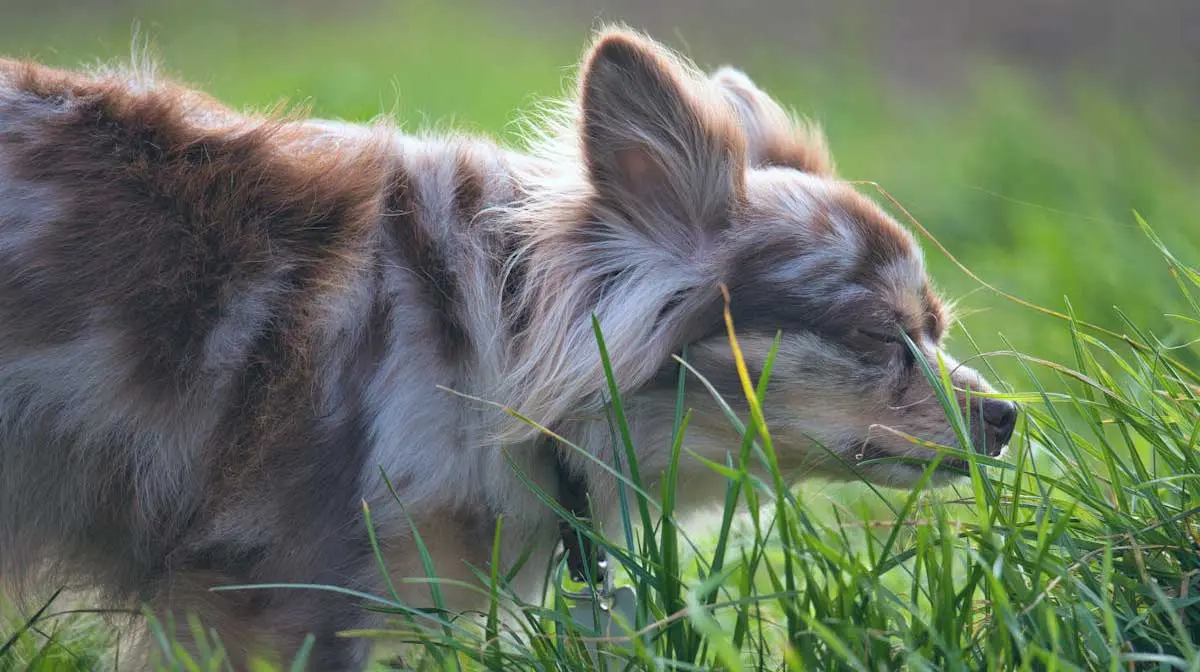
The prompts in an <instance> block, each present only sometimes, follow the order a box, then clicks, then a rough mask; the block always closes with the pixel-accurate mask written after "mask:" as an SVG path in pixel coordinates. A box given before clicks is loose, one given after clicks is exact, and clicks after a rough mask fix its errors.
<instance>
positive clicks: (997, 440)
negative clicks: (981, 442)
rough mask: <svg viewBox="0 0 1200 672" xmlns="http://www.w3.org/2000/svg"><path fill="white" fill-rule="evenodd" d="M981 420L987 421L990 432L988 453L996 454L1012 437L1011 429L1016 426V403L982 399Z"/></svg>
mask: <svg viewBox="0 0 1200 672" xmlns="http://www.w3.org/2000/svg"><path fill="white" fill-rule="evenodd" d="M983 421H984V422H985V423H987V429H988V434H990V437H989V438H990V440H989V441H988V444H989V445H988V453H989V454H991V455H997V454H999V453H1000V449H1001V448H1002V447H1003V446H1004V445H1005V444H1007V443H1008V440H1009V439H1011V438H1012V434H1013V429H1014V428H1015V427H1016V426H1017V405H1016V404H1014V403H1013V402H1011V401H1004V400H1003V399H984V400H983Z"/></svg>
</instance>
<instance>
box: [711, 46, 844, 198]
mask: <svg viewBox="0 0 1200 672" xmlns="http://www.w3.org/2000/svg"><path fill="white" fill-rule="evenodd" d="M710 80H711V81H712V82H713V83H714V84H716V85H717V87H718V88H719V89H720V90H721V92H722V94H724V96H725V99H726V100H728V101H729V103H730V104H731V105H733V107H734V109H735V110H736V111H737V115H738V119H739V121H740V123H741V125H742V129H743V130H744V131H745V133H746V139H747V151H746V156H747V159H748V160H749V161H750V165H752V166H782V167H785V168H794V169H796V170H799V171H802V172H805V173H812V174H814V175H821V176H825V177H832V176H833V174H834V167H833V158H832V157H831V156H830V155H829V149H828V147H827V145H826V142H825V136H824V135H823V134H822V133H821V131H820V130H819V129H818V128H817V127H816V126H814V125H812V124H808V123H805V122H802V121H800V120H798V119H795V118H793V117H792V116H790V115H789V114H788V113H787V112H786V111H784V109H783V107H782V106H780V105H779V103H777V102H775V99H773V98H771V96H769V95H767V94H766V93H765V92H764V91H763V90H762V89H760V88H758V86H756V85H755V84H754V82H753V81H751V80H750V78H749V77H748V76H746V74H745V73H744V72H742V71H741V70H738V69H736V68H732V67H729V66H724V67H721V68H718V69H717V71H716V72H714V73H713V74H712V76H711V77H710Z"/></svg>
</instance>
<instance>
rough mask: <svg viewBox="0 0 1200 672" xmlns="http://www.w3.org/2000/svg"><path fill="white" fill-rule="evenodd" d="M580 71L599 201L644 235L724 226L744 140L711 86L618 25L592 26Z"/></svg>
mask: <svg viewBox="0 0 1200 672" xmlns="http://www.w3.org/2000/svg"><path fill="white" fill-rule="evenodd" d="M581 78H582V82H581V86H580V95H581V100H580V105H581V112H582V124H583V126H582V133H583V138H582V142H583V149H584V160H585V162H586V166H587V171H588V177H589V179H590V180H591V182H592V186H593V187H594V188H595V190H596V194H597V197H598V198H599V200H600V203H601V204H602V205H603V206H605V207H606V208H608V209H610V210H612V211H614V212H615V213H616V214H617V215H618V216H620V217H621V218H622V219H623V220H624V221H626V222H628V223H630V224H632V225H633V226H634V227H636V228H638V229H639V230H641V232H642V233H644V234H646V235H648V236H650V237H656V238H661V237H662V236H664V235H667V236H669V235H670V234H672V233H676V232H677V231H678V229H679V228H680V227H682V228H684V229H686V230H687V231H689V232H691V233H697V232H703V231H709V232H711V231H713V230H715V229H719V228H721V227H723V226H726V225H727V224H728V223H729V220H730V212H731V209H732V208H733V207H734V206H735V204H736V202H737V201H739V200H740V199H741V198H742V195H743V190H744V186H745V185H744V177H745V175H744V173H745V143H746V140H745V136H744V135H743V133H742V131H741V128H740V126H739V124H738V123H737V118H736V117H735V116H734V114H733V112H732V110H731V109H730V107H729V104H728V103H727V102H726V101H724V100H723V99H722V97H721V95H720V93H719V92H718V91H717V90H716V89H715V88H714V87H713V86H712V85H711V84H710V83H708V82H707V81H705V79H704V78H703V76H700V75H697V74H696V73H695V71H694V70H693V69H692V68H690V67H689V66H687V65H685V64H684V63H683V62H682V61H680V60H679V59H677V58H675V57H674V56H672V55H671V54H670V53H669V52H668V51H667V50H666V49H664V48H663V47H661V46H659V45H657V44H655V43H654V42H651V41H649V40H645V39H642V38H640V37H638V36H637V35H635V34H632V33H628V32H621V31H617V32H608V33H605V34H603V35H601V36H600V38H599V39H598V40H597V41H596V43H595V44H594V45H593V47H592V49H591V52H590V53H589V54H588V57H587V59H586V60H585V62H584V66H583V71H582V75H581Z"/></svg>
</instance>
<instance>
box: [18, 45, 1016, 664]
mask: <svg viewBox="0 0 1200 672" xmlns="http://www.w3.org/2000/svg"><path fill="white" fill-rule="evenodd" d="M534 121H535V122H536V123H535V124H532V125H531V126H532V129H531V132H530V133H529V137H528V140H529V143H528V145H529V146H528V147H526V148H523V149H520V150H518V149H513V148H508V147H504V146H502V145H500V144H498V143H496V142H493V141H492V140H489V139H487V138H482V137H469V136H459V135H454V134H450V133H444V134H440V135H415V134H414V135H409V134H402V133H400V132H398V131H397V130H396V129H395V128H394V127H392V126H389V125H388V124H387V123H386V122H385V121H380V122H378V123H372V124H363V125H355V124H349V123H343V122H337V121H326V120H314V119H308V118H306V117H304V115H295V114H290V115H289V114H274V113H273V114H262V115H258V114H249V113H240V112H235V111H233V110H231V109H229V108H227V107H225V106H223V105H222V104H221V103H220V102H218V101H216V100H214V99H212V98H210V97H208V96H206V95H204V94H202V93H200V92H198V91H195V90H193V89H191V88H188V87H187V86H185V85H182V84H179V83H175V82H173V81H171V80H168V79H167V78H164V77H160V76H158V75H157V74H155V73H154V72H153V71H152V70H151V69H148V68H144V67H143V68H136V69H98V70H94V71H66V70H59V69H53V68H49V67H46V66H43V65H39V64H36V63H32V62H28V61H14V60H5V61H0V576H2V577H3V578H4V580H5V583H6V584H7V585H8V587H9V590H10V592H13V593H14V594H28V593H30V592H31V591H33V592H36V590H40V589H41V588H44V587H46V586H52V587H53V586H71V587H78V588H80V589H86V590H88V591H91V594H93V595H95V597H96V600H97V604H104V605H108V606H113V605H127V606H128V605H134V606H136V605H138V604H146V605H149V606H150V607H151V608H152V609H154V610H155V612H156V613H170V614H176V615H182V614H185V613H186V614H196V615H199V616H200V617H201V619H202V621H203V622H204V623H206V624H208V625H210V626H212V627H213V628H214V630H215V631H216V632H217V633H218V635H219V636H220V637H221V638H222V643H223V644H224V645H225V646H226V647H227V648H228V650H229V652H230V654H231V655H232V656H234V660H235V661H245V660H247V658H248V656H250V655H252V654H255V653H256V652H270V651H277V652H288V651H294V650H295V649H296V647H298V646H300V645H301V643H302V642H303V640H304V638H305V637H306V635H309V634H311V635H312V636H313V638H314V639H313V642H314V646H313V649H312V658H311V662H312V665H313V668H314V669H323V670H324V669H329V670H332V669H348V668H353V667H355V666H359V665H362V664H363V663H364V662H365V661H366V659H367V655H368V649H367V647H366V645H365V644H364V643H363V642H361V641H358V640H355V639H351V638H344V637H338V636H337V633H338V632H339V631H343V630H346V629H351V628H359V627H368V626H370V625H371V624H372V623H373V622H375V621H373V620H372V619H375V618H377V617H376V616H374V615H372V613H371V612H368V611H367V610H365V609H361V608H360V606H359V605H358V604H357V603H356V602H355V601H354V600H353V599H351V598H350V597H347V596H345V595H343V594H339V593H336V592H330V591H324V592H323V591H316V590H285V589H278V590H232V591H214V590H211V589H212V588H214V587H219V586H239V585H252V584H264V583H303V584H324V585H333V586H342V587H346V588H351V589H356V590H363V591H384V590H385V588H384V586H383V584H382V583H381V572H380V568H379V567H378V562H377V554H376V552H375V549H374V546H373V544H372V540H371V535H370V533H369V532H370V531H369V529H368V526H367V523H366V520H365V518H366V517H365V516H364V506H365V507H366V508H367V510H369V512H370V513H371V529H372V530H373V531H374V532H375V534H376V535H377V538H378V544H379V549H380V550H379V555H378V557H382V558H384V560H385V564H386V566H387V570H388V571H389V574H390V575H391V576H392V577H393V578H403V577H420V576H424V575H425V570H424V569H423V565H422V559H421V557H420V554H419V553H418V552H417V549H416V543H415V534H416V533H419V534H420V535H421V540H422V542H423V544H424V546H425V547H426V549H427V551H428V554H429V556H430V558H432V560H433V561H434V565H435V568H436V572H437V575H438V577H439V578H441V579H451V580H459V581H465V582H474V581H476V579H475V574H474V573H473V570H472V568H473V567H474V568H480V567H487V566H488V565H489V564H490V562H491V558H492V556H491V553H492V545H493V536H494V533H495V529H496V524H497V520H498V519H499V518H500V517H503V528H502V529H503V535H502V539H501V546H500V552H499V558H500V561H501V562H502V563H503V564H504V566H505V568H507V567H510V566H511V565H512V563H515V562H516V561H517V559H518V558H519V557H520V556H522V554H524V553H529V554H530V555H528V557H529V558H530V560H529V561H527V563H526V565H525V566H526V567H527V568H528V567H534V568H537V567H543V568H544V567H546V566H547V564H546V563H553V562H554V561H555V558H556V557H558V556H557V553H558V544H559V541H560V537H561V536H562V535H561V534H560V529H559V527H560V523H561V520H560V517H559V516H558V515H557V514H556V512H555V511H554V510H553V509H552V508H551V507H549V506H547V504H546V502H545V501H543V500H542V499H541V498H539V497H538V496H537V494H536V493H535V492H534V491H533V488H531V487H530V483H532V484H534V485H536V486H537V487H539V488H542V489H544V490H545V492H546V493H550V494H552V495H553V496H555V497H558V498H559V499H560V500H561V501H569V500H570V499H571V498H572V496H575V499H578V497H577V495H578V494H579V492H578V491H579V490H581V489H582V490H585V491H586V493H587V501H588V502H590V505H591V507H592V508H591V511H592V513H593V516H594V520H595V521H597V522H598V524H600V527H602V528H605V529H615V528H614V527H613V526H612V525H611V524H610V525H608V526H607V527H606V526H605V525H604V524H603V521H605V520H609V521H612V520H614V516H616V515H618V510H619V508H618V505H617V500H618V494H619V487H620V486H619V485H618V483H619V481H618V480H617V479H616V477H615V476H614V475H613V473H612V472H611V471H609V470H608V469H607V468H606V467H605V466H603V465H609V464H612V463H613V458H614V450H619V448H617V447H616V446H617V444H615V443H614V440H613V436H612V431H613V430H612V424H611V419H610V417H609V415H608V412H607V410H608V409H609V401H608V395H609V389H608V383H607V381H606V376H605V368H604V361H603V360H602V358H601V352H600V348H599V344H598V342H597V339H596V334H595V331H594V324H595V325H598V326H599V330H600V333H601V334H602V335H603V337H604V341H605V345H606V349H607V353H608V356H609V358H610V361H609V362H608V364H609V366H610V367H611V372H612V379H613V381H614V383H615V385H616V386H617V388H618V390H619V392H620V394H621V396H622V403H623V410H624V413H625V416H626V421H627V425H628V431H629V434H630V437H631V439H632V443H633V444H634V446H635V447H636V451H637V452H636V456H637V460H638V463H639V470H640V474H641V475H642V477H643V479H645V481H646V484H647V488H646V489H647V490H648V491H649V492H658V490H659V485H658V481H659V480H661V478H662V475H663V473H664V472H665V471H666V469H667V468H668V464H669V462H670V460H671V452H672V450H671V445H672V432H673V427H674V418H675V409H676V397H677V393H678V380H679V377H680V369H681V367H683V370H684V371H685V372H686V373H685V375H686V377H687V380H686V383H687V384H686V385H685V392H684V395H685V402H686V404H687V406H688V407H689V408H691V409H693V411H694V414H693V420H692V422H691V424H690V426H689V428H688V431H687V434H686V438H685V441H684V451H683V458H682V462H681V464H680V465H679V474H678V484H679V487H678V506H679V507H680V510H681V511H687V510H695V509H698V508H701V507H704V506H708V505H711V504H713V503H714V502H719V501H720V500H721V497H722V496H723V493H724V487H725V477H724V476H722V475H721V474H719V473H717V472H716V471H714V470H712V469H710V468H709V467H708V466H706V465H705V464H704V463H703V461H702V460H697V459H694V458H693V457H691V456H699V457H701V458H705V459H708V460H712V461H716V462H724V461H725V459H726V455H727V454H729V452H730V451H736V450H737V447H738V446H739V445H740V441H741V436H740V434H739V433H738V431H737V430H736V429H735V428H734V427H733V425H732V424H731V423H730V422H729V420H728V419H727V418H726V417H725V415H724V414H723V412H722V407H721V406H720V405H718V401H717V397H718V396H719V397H721V398H723V399H724V400H725V401H726V402H727V403H728V404H729V405H730V407H731V408H732V409H734V411H735V412H737V413H741V414H743V415H744V416H745V415H746V413H747V411H748V409H749V404H748V400H747V398H746V396H745V393H744V390H743V386H742V380H741V379H740V378H739V375H738V373H737V369H736V367H735V361H734V351H733V349H732V345H731V339H730V338H729V334H728V332H727V324H726V322H725V311H726V310H728V315H729V318H730V319H731V320H732V323H733V325H734V329H735V333H736V335H737V339H738V343H739V344H740V349H741V352H742V355H743V357H744V359H745V365H746V367H747V370H748V372H749V373H750V376H751V377H752V378H753V379H754V380H756V381H757V380H758V377H759V376H760V375H761V374H762V372H763V370H764V366H765V362H766V360H767V358H768V356H769V355H770V353H771V352H772V350H773V349H774V350H775V355H774V364H773V369H772V371H771V375H770V383H769V386H768V388H767V393H766V401H765V402H764V407H763V414H764V418H765V421H766V425H767V426H768V427H769V428H770V431H771V434H772V437H773V441H774V444H775V446H776V450H777V453H778V461H779V465H778V466H779V469H780V471H781V473H782V474H783V475H784V477H785V478H786V479H788V482H789V483H796V482H798V481H799V480H800V479H802V478H805V477H809V476H822V477H826V478H833V479H849V478H854V479H857V478H865V479H867V480H870V481H873V482H876V483H879V484H883V485H886V486H895V487H905V486H911V485H912V484H914V483H915V482H916V481H917V479H918V478H920V477H921V475H922V473H923V469H924V466H923V465H921V464H912V463H906V462H904V461H893V462H887V461H886V460H885V461H879V458H886V457H899V458H904V457H908V458H922V459H929V458H932V457H934V456H935V454H936V453H935V451H933V450H932V449H929V448H927V447H923V446H922V445H919V444H917V443H915V442H912V441H910V440H908V439H906V438H905V437H904V435H910V436H916V437H920V438H922V439H925V440H927V441H931V442H934V443H938V444H942V445H945V446H950V447H955V446H959V441H958V440H957V438H956V433H955V431H954V429H953V427H952V423H951V422H950V420H948V418H947V415H946V413H945V411H944V410H943V409H942V408H941V407H940V406H939V405H938V402H937V395H936V394H935V390H934V388H933V386H932V385H931V384H930V382H929V381H928V378H927V377H926V376H925V375H923V374H922V372H921V367H920V366H919V361H918V360H922V359H923V360H925V361H926V362H928V363H929V364H930V366H932V367H934V368H935V369H936V367H937V366H938V361H939V358H940V360H941V361H942V362H944V364H945V365H946V366H947V368H948V370H949V371H950V372H951V381H952V383H953V387H954V389H955V395H956V397H955V398H956V399H957V402H958V403H959V405H960V407H961V408H962V410H963V413H964V417H965V418H966V419H967V420H968V421H969V424H970V427H971V436H970V439H971V441H970V443H971V445H970V446H967V448H968V449H971V450H974V451H977V452H980V453H986V454H988V455H997V454H999V452H1000V451H1001V450H1002V448H1003V447H1004V446H1005V445H1006V444H1007V443H1008V441H1009V439H1010V436H1011V435H1012V433H1013V429H1014V424H1015V422H1016V419H1017V413H1018V411H1017V408H1016V406H1015V405H1014V404H1012V403H1010V402H1008V401H1004V400H1001V399H999V398H995V396H994V395H993V396H989V393H991V392H993V391H994V390H993V388H992V387H991V386H990V385H989V383H988V382H987V381H985V380H984V379H983V377H982V376H981V375H980V374H979V373H977V372H976V371H974V370H972V369H971V368H969V367H967V366H965V365H962V364H959V363H958V362H957V361H956V360H954V359H953V358H952V357H951V356H950V355H949V354H948V353H946V352H945V351H944V350H943V339H944V333H945V331H946V329H947V323H948V320H949V315H948V311H947V308H946V307H945V306H944V304H943V302H942V300H941V299H939V297H938V294H937V293H936V291H935V289H934V288H933V285H932V283H931V280H930V279H929V277H928V275H927V273H926V270H925V268H924V264H923V261H922V255H921V251H920V248H919V246H918V245H917V244H916V241H915V240H914V238H913V237H912V235H911V234H910V233H909V232H908V231H907V230H906V229H905V228H903V227H902V226H900V225H899V224H898V223H897V222H896V221H895V220H894V219H893V218H891V217H890V216H889V215H888V214H887V213H886V212H885V211H884V210H883V209H882V208H881V207H879V206H878V205H877V204H876V203H874V202H873V201H872V200H870V199H869V198H867V197H866V196H864V195H862V194H860V193H859V192H858V191H857V190H856V189H855V188H854V187H853V185H850V184H848V183H847V182H845V181H843V180H841V179H840V178H838V177H837V175H836V172H835V169H834V166H833V161H832V159H831V156H830V154H829V151H828V149H827V147H826V142H825V140H824V137H823V135H822V133H821V131H820V129H819V128H818V127H817V126H816V125H814V124H810V123H809V122H807V121H804V120H802V119H799V118H797V117H795V116H794V115H792V114H791V113H789V112H786V111H785V110H784V108H783V107H782V106H781V105H780V104H779V103H777V102H776V101H775V100H773V99H772V98H771V97H770V96H769V95H767V94H766V93H765V92H764V91H763V90H761V89H760V88H758V87H757V86H756V85H755V83H754V82H753V81H752V80H751V79H750V78H749V77H748V76H747V75H746V74H745V73H743V72H742V71H740V70H737V69H734V68H732V67H729V66H725V67H721V68H718V69H716V70H714V71H712V72H710V73H705V72H703V71H702V70H700V69H699V68H697V66H696V65H694V64H693V63H692V62H691V61H689V60H688V59H687V58H686V57H685V56H683V55H681V54H679V53H676V52H674V51H672V50H670V49H669V48H667V47H665V46H663V45H661V44H659V43H657V42H655V41H654V40H653V39H652V38H650V37H647V36H645V35H643V34H641V33H639V32H637V31H634V30H630V29H627V28H624V27H606V28H603V29H601V30H599V31H597V33H596V34H594V35H593V37H592V39H591V41H590V43H589V45H588V47H587V50H586V52H585V54H584V56H583V58H582V60H581V63H580V66H579V73H578V77H577V81H576V82H575V85H574V88H573V90H572V91H571V92H569V93H568V94H567V95H565V96H564V97H563V99H562V100H560V101H558V104H556V105H550V106H547V109H545V110H542V111H541V112H540V113H539V114H538V115H537V116H536V118H535V119H534ZM593 319H594V320H595V323H593ZM905 335H906V336H907V339H906V338H904V336H905ZM681 354H682V356H680V355H681ZM681 362H686V366H684V364H683V363H681ZM714 392H715V393H716V394H714ZM747 417H748V416H747ZM883 428H892V429H894V430H896V431H887V430H885V429H883ZM547 437H557V438H552V439H551V440H549V441H548V440H547ZM572 445H573V446H578V447H580V448H582V449H584V451H586V454H583V453H581V452H580V451H578V450H574V449H572V448H571V446H572ZM955 462H958V463H959V464H960V466H961V463H962V460H955V459H954V458H947V459H945V460H944V461H943V465H947V464H952V463H955ZM622 468H623V469H625V470H626V472H627V471H628V465H626V466H625V467H622ZM756 468H757V467H756ZM943 471H944V470H943ZM943 471H939V472H938V473H939V474H942V473H943ZM385 477H386V478H385ZM939 478H950V476H939ZM414 530H415V532H414ZM539 563H540V564H539ZM502 569H504V568H502ZM543 577H544V572H542V571H539V570H538V569H532V570H530V569H526V570H523V572H522V573H520V574H518V576H517V577H516V578H515V579H514V586H515V587H516V588H517V589H519V590H520V591H524V592H525V593H528V594H530V595H537V594H538V591H540V590H541V589H542V588H543V587H544V578H543ZM398 590H399V592H400V594H401V597H402V598H403V599H404V600H406V601H408V602H410V603H411V604H413V605H419V604H427V603H428V602H429V589H428V586H423V585H420V584H414V585H399V586H398ZM445 600H446V605H447V608H449V609H454V610H462V611H466V610H470V609H473V608H478V607H479V598H478V597H477V595H475V594H474V593H472V592H470V591H454V590H449V589H448V590H447V592H446V594H445ZM180 636H184V637H186V633H180Z"/></svg>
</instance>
